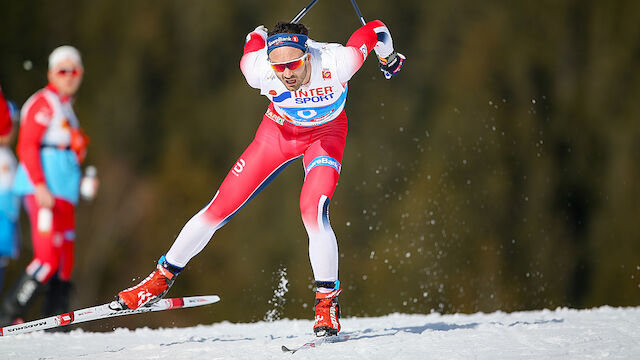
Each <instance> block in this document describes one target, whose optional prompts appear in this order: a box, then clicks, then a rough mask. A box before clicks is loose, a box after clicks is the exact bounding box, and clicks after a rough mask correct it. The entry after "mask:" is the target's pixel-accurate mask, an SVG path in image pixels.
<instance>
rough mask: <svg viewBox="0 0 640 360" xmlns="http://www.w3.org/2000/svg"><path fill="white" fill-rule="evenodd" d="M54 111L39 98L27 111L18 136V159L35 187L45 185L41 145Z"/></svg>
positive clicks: (45, 101)
mask: <svg viewBox="0 0 640 360" xmlns="http://www.w3.org/2000/svg"><path fill="white" fill-rule="evenodd" d="M52 116H53V110H52V109H51V106H49V103H48V102H47V100H46V99H45V98H43V97H40V98H37V99H36V100H35V101H34V102H33V103H31V105H30V106H29V107H28V109H26V114H25V116H24V118H23V120H22V124H21V125H20V134H19V135H18V146H17V152H18V158H19V159H20V162H22V163H23V164H24V166H25V168H26V170H27V173H28V174H29V177H30V178H31V181H32V182H33V184H34V185H37V184H40V183H44V182H46V181H45V178H44V171H42V163H41V161H40V145H41V141H42V136H43V135H44V133H45V131H46V130H47V127H48V126H49V122H50V121H51V117H52Z"/></svg>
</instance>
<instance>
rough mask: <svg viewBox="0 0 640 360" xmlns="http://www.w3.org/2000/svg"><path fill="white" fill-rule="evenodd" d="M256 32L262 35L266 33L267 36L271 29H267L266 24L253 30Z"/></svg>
mask: <svg viewBox="0 0 640 360" xmlns="http://www.w3.org/2000/svg"><path fill="white" fill-rule="evenodd" d="M253 31H254V32H257V33H259V34H260V35H264V37H265V38H266V37H267V34H268V33H269V29H267V27H266V26H264V25H260V26H258V27H257V28H256V29H255V30H253Z"/></svg>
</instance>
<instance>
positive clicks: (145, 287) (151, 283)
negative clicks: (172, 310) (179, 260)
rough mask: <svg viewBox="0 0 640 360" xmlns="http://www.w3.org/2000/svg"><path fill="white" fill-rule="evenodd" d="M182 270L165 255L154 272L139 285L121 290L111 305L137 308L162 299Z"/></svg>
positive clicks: (121, 308)
mask: <svg viewBox="0 0 640 360" xmlns="http://www.w3.org/2000/svg"><path fill="white" fill-rule="evenodd" d="M181 270H182V268H179V267H177V266H174V265H171V264H169V263H168V262H167V259H166V258H165V257H164V255H163V256H162V257H161V258H160V260H158V266H157V267H156V270H155V271H154V272H152V273H151V274H149V276H147V278H146V279H144V280H142V282H140V283H139V284H138V285H136V286H133V287H130V288H128V289H125V290H122V291H120V292H119V293H118V298H117V300H116V301H114V302H112V303H111V305H110V307H111V308H112V309H114V310H124V309H137V308H139V307H141V306H149V305H152V304H154V303H156V302H158V301H160V299H162V298H163V297H164V296H165V295H166V294H167V292H168V291H169V288H170V287H171V285H173V282H174V281H175V277H176V276H177V275H178V273H180V271H181Z"/></svg>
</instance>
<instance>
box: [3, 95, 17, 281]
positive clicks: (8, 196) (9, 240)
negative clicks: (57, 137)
mask: <svg viewBox="0 0 640 360" xmlns="http://www.w3.org/2000/svg"><path fill="white" fill-rule="evenodd" d="M17 119H18V109H17V107H16V105H15V104H14V103H13V102H12V101H7V100H6V99H5V98H4V95H3V94H2V88H0V293H2V289H3V285H4V278H5V272H6V269H7V266H8V265H9V260H11V259H16V258H17V257H18V254H19V250H20V247H19V231H18V216H19V214H20V200H19V198H18V196H16V195H15V194H14V192H13V190H12V187H13V178H14V177H15V173H16V166H17V161H16V157H15V156H14V155H13V151H11V147H10V145H11V140H12V138H13V133H14V132H15V131H14V126H13V122H15V121H16V120H17Z"/></svg>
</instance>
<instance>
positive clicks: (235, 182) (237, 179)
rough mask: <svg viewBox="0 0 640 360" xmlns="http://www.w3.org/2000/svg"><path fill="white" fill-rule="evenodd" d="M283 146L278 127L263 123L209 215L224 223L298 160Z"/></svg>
mask: <svg viewBox="0 0 640 360" xmlns="http://www.w3.org/2000/svg"><path fill="white" fill-rule="evenodd" d="M269 121H271V120H269ZM274 125H275V123H274ZM280 145H281V143H280V135H279V133H278V131H277V128H274V127H273V126H272V124H269V123H267V124H262V125H261V126H260V128H259V129H258V132H257V133H256V136H255V138H254V139H253V141H252V142H251V144H249V146H248V147H247V148H246V149H245V151H244V152H243V153H242V155H241V156H240V158H239V159H238V160H237V161H236V163H235V164H234V165H233V167H232V168H231V170H230V171H229V173H228V174H227V176H226V177H225V179H224V180H223V182H222V184H221V185H220V188H219V189H218V192H217V194H216V196H215V197H214V200H213V201H212V202H211V204H210V205H209V206H208V208H207V209H206V213H207V216H208V217H209V218H211V219H215V220H223V219H225V218H226V217H228V216H229V215H231V214H233V213H234V212H235V211H237V210H238V209H239V208H240V207H241V206H242V205H244V204H245V203H246V202H247V201H248V200H250V199H251V198H252V196H255V195H257V193H259V192H260V190H262V189H263V188H264V187H265V186H266V185H267V184H268V183H269V182H270V181H271V180H272V179H273V178H274V177H275V176H277V174H278V173H279V171H280V170H282V169H283V168H284V167H286V165H287V164H288V163H289V162H291V161H293V160H294V159H296V158H297V156H296V155H295V154H293V153H291V152H289V151H287V149H286V148H285V147H283V146H280Z"/></svg>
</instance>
